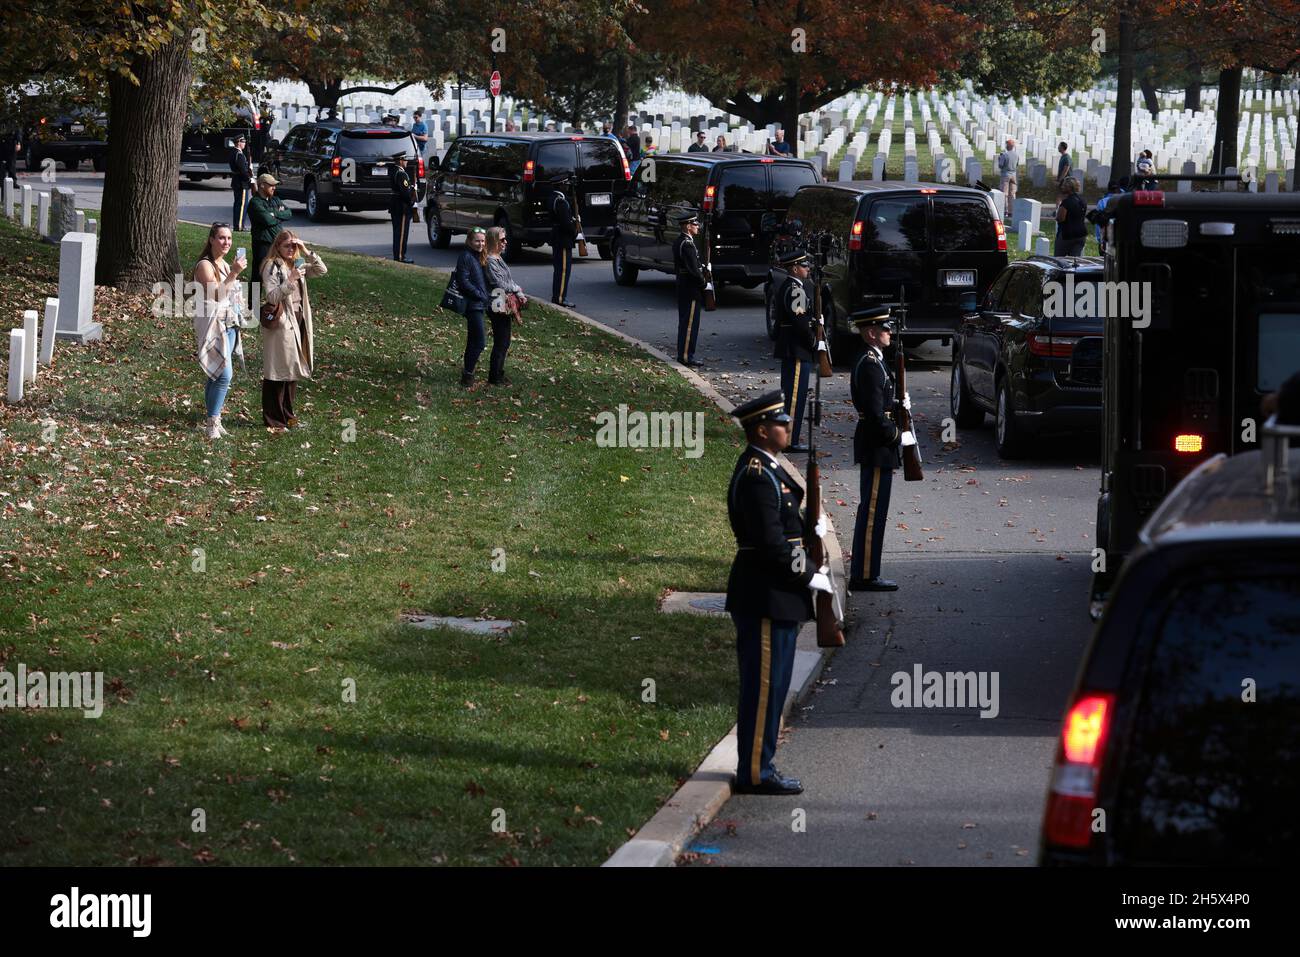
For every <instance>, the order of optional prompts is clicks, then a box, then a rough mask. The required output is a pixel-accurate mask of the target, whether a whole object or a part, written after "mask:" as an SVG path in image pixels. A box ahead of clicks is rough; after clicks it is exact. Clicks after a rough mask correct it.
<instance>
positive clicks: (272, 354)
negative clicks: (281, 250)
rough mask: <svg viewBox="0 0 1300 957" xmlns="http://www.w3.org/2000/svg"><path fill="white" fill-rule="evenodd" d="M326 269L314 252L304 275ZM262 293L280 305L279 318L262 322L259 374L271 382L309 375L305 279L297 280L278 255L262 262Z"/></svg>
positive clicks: (312, 354) (310, 358) (308, 307)
mask: <svg viewBox="0 0 1300 957" xmlns="http://www.w3.org/2000/svg"><path fill="white" fill-rule="evenodd" d="M326 272H328V270H327V269H326V268H325V263H323V262H321V258H320V256H319V255H317V254H316V253H315V252H313V253H312V254H311V258H310V259H309V260H308V261H307V275H308V276H312V277H314V276H323V275H325V273H326ZM262 296H263V300H264V301H265V302H267V303H270V304H271V305H273V306H275V305H280V304H281V303H283V305H284V308H283V309H282V310H281V311H280V318H279V319H277V320H276V321H275V323H274V324H273V325H271V326H262V327H261V330H262V378H263V379H270V380H271V381H273V382H296V381H297V380H299V379H310V378H311V369H312V363H313V361H314V360H315V351H314V340H313V335H312V324H311V298H310V297H309V296H308V295H307V282H306V280H302V281H299V280H298V277H297V274H296V273H295V271H294V270H292V269H286V268H285V267H284V266H283V265H282V264H281V263H280V261H279V260H278V259H268V260H267V261H266V262H265V263H264V264H263V265H262Z"/></svg>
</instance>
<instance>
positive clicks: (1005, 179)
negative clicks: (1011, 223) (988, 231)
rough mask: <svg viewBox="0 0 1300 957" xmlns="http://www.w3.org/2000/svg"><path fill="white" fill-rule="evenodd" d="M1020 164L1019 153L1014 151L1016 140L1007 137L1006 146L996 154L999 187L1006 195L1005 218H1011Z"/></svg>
mask: <svg viewBox="0 0 1300 957" xmlns="http://www.w3.org/2000/svg"><path fill="white" fill-rule="evenodd" d="M1019 166H1020V154H1019V153H1017V152H1016V141H1015V140H1013V139H1012V138H1011V137H1007V148H1006V149H1005V150H1003V151H1002V152H1001V153H999V154H998V174H999V187H1000V188H1001V190H1002V193H1003V195H1004V196H1006V199H1007V203H1006V213H1007V215H1006V216H1005V217H1004V218H1006V219H1010V218H1011V212H1012V206H1013V205H1014V204H1015V201H1016V170H1017V168H1018V167H1019Z"/></svg>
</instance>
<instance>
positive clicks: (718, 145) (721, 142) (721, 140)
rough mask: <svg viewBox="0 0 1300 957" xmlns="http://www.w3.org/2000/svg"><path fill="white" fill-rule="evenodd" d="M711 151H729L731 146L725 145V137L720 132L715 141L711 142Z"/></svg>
mask: <svg viewBox="0 0 1300 957" xmlns="http://www.w3.org/2000/svg"><path fill="white" fill-rule="evenodd" d="M713 152H715V153H730V152H731V147H729V146H728V145H727V138H726V137H725V136H723V135H722V134H721V133H719V134H718V139H717V142H715V143H714V144H713Z"/></svg>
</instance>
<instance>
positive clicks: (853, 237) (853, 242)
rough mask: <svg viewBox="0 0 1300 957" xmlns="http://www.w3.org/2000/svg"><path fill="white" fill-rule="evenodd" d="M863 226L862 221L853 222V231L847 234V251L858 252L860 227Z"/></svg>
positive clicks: (859, 247) (860, 234)
mask: <svg viewBox="0 0 1300 957" xmlns="http://www.w3.org/2000/svg"><path fill="white" fill-rule="evenodd" d="M864 225H865V224H864V223H863V222H862V220H860V219H858V220H854V222H853V231H852V232H850V233H849V250H850V251H853V250H858V249H861V248H862V227H863V226H864Z"/></svg>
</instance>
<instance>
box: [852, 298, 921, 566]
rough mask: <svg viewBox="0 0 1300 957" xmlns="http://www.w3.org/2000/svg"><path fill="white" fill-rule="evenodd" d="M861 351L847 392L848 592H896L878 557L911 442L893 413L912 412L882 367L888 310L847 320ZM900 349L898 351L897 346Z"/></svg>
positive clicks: (887, 337)
mask: <svg viewBox="0 0 1300 957" xmlns="http://www.w3.org/2000/svg"><path fill="white" fill-rule="evenodd" d="M849 322H850V324H851V325H852V326H853V327H854V328H855V329H857V330H858V333H859V334H860V335H861V336H862V341H863V342H864V343H865V344H866V349H864V350H863V353H862V355H861V356H860V357H859V358H858V362H857V365H855V366H854V367H853V378H852V379H851V381H850V390H851V393H852V395H853V405H854V408H856V409H857V410H858V428H857V431H856V432H854V433H853V462H854V464H855V465H857V466H858V467H859V473H858V474H859V482H858V486H859V491H858V517H857V521H856V522H855V523H854V525H853V557H852V559H851V560H850V562H849V590H850V591H897V590H898V585H897V584H896V583H895V582H892V581H888V580H887V579H884V578H881V577H880V553H881V550H882V549H883V547H884V542H885V524H886V522H887V521H888V519H889V491H890V488H891V487H892V485H893V480H894V470H895V469H897V468H898V467H899V465H900V464H901V463H902V459H901V455H900V450H901V447H902V446H904V445H913V444H915V442H916V439H915V437H914V436H913V435H912V433H911V432H903V431H901V430H900V429H899V427H898V425H897V424H896V423H895V422H894V413H895V412H896V411H897V410H898V409H899V408H900V407H905V408H907V409H908V410H909V411H910V410H911V408H912V403H911V400H910V399H909V398H908V396H907V394H906V393H904V395H903V397H902V399H896V398H895V397H894V389H895V383H894V376H893V373H891V372H890V371H889V366H888V365H886V363H885V352H884V350H885V349H887V348H888V347H889V342H890V339H891V338H892V336H893V325H892V324H891V323H890V321H889V307H888V306H879V307H876V308H873V309H869V310H866V311H865V312H860V313H857V314H856V315H855V316H854V317H853V318H852V319H850V320H849ZM900 348H901V347H900Z"/></svg>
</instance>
